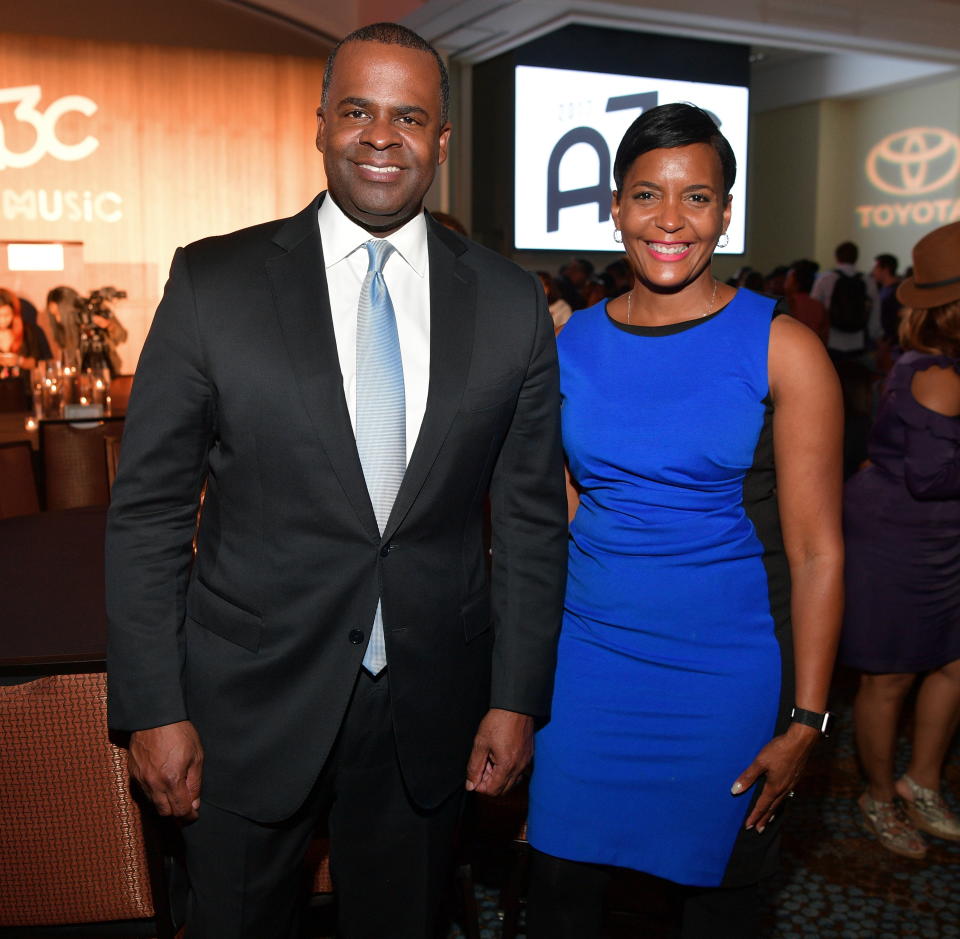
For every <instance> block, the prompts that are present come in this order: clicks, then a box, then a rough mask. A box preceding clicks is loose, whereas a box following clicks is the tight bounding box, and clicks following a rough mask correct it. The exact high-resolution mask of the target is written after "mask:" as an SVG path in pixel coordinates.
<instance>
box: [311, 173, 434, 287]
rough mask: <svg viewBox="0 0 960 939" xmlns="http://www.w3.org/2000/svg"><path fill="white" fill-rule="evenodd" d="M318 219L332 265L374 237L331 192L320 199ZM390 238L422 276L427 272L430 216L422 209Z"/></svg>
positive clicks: (326, 261) (325, 254) (327, 262)
mask: <svg viewBox="0 0 960 939" xmlns="http://www.w3.org/2000/svg"><path fill="white" fill-rule="evenodd" d="M317 221H318V223H319V225H320V238H321V241H322V242H323V263H324V267H326V268H328V269H329V268H331V267H333V265H334V264H337V263H339V262H340V261H342V260H343V259H344V258H346V257H349V256H350V255H351V254H353V252H354V251H356V250H357V248H359V247H361V246H362V245H364V244H366V243H367V242H368V241H369V240H370V239H371V238H372V237H374V236H373V235H371V234H370V232H368V231H367V230H366V229H364V228H361V227H360V226H359V225H358V224H357V223H356V222H354V221H353V220H352V219H349V218H347V216H346V215H345V214H344V212H343V210H342V209H341V208H340V206H338V205H337V203H336V202H335V201H334V200H333V198H332V197H331V196H330V193H329V192H328V193H327V195H326V197H325V198H324V200H323V201H322V202H321V203H320V208H319V210H318V211H317ZM387 241H389V242H390V244H392V245H393V247H394V248H395V249H396V251H397V254H399V255H400V256H401V257H402V258H403V259H404V260H405V261H406V262H407V264H409V265H410V267H411V268H412V270H413V271H414V272H415V273H416V274H417V275H418V276H419V277H423V276H424V274H425V272H426V269H427V220H426V216H425V215H424V214H423V212H422V211H421V212H419V213H417V214H416V215H415V216H414V217H413V218H412V219H410V221H409V222H407V223H406V225H404V226H403V227H402V228H399V229H397V231H395V232H393V234H391V235H388V236H387Z"/></svg>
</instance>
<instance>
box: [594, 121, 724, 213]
mask: <svg viewBox="0 0 960 939" xmlns="http://www.w3.org/2000/svg"><path fill="white" fill-rule="evenodd" d="M695 143H708V144H710V146H711V147H713V149H714V150H716V152H717V156H718V157H719V159H720V166H721V168H722V170H723V197H724V199H726V197H727V196H728V195H729V194H730V190H731V189H733V183H734V180H736V178H737V158H736V157H735V156H734V155H733V148H732V147H731V146H730V143H729V141H728V140H727V138H726V137H724V136H723V134H722V133H720V128H719V127H718V126H717V122H716V121H715V120H714V118H713V117H711V116H710V115H709V114H708V113H707V112H706V111H704V110H703V108H698V107H697V106H696V105H693V104H681V103H677V104H661V105H659V106H658V107H655V108H651V109H650V110H649V111H644V112H643V114H641V115H640V117H638V118H637V119H636V120H635V121H634V122H633V123H632V124H631V125H630V127H629V128H627V132H626V133H625V134H624V135H623V140H621V141H620V146H619V147H618V148H617V158H616V159H615V160H614V161H613V179H614V182H615V183H616V184H617V191H618V192H619V191H620V190H621V189H622V188H623V178H624V176H626V175H627V170H629V169H630V167H631V165H632V164H633V161H634V160H636V159H637V157H639V156H643V154H644V153H649V152H650V151H651V150H670V149H672V148H674V147H688V146H690V145H691V144H695Z"/></svg>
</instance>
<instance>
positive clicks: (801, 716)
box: [790, 707, 833, 736]
mask: <svg viewBox="0 0 960 939" xmlns="http://www.w3.org/2000/svg"><path fill="white" fill-rule="evenodd" d="M790 720H791V721H793V722H794V723H795V724H804V725H806V726H807V727H814V728H816V729H817V730H819V731H820V733H821V734H823V735H824V736H827V735H828V734H829V733H830V727H831V725H832V724H833V714H831V713H830V712H829V711H824V712H823V713H822V714H821V713H820V712H819V711H807V710H805V709H804V708H797V707H795V708H794V709H793V710H792V711H791V712H790Z"/></svg>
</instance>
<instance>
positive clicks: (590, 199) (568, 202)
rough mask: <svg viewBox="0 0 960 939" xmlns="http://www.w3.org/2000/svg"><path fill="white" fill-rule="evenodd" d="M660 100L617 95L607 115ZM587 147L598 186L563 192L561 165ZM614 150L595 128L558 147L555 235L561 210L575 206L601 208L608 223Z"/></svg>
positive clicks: (652, 94) (550, 219)
mask: <svg viewBox="0 0 960 939" xmlns="http://www.w3.org/2000/svg"><path fill="white" fill-rule="evenodd" d="M659 100H660V94H659V92H656V91H644V92H640V93H639V94H631V95H616V96H615V97H612V98H608V99H607V107H606V111H607V113H608V114H609V113H610V112H612V111H633V110H639V111H641V112H643V111H649V110H650V109H651V108H655V107H656V106H657V104H658V103H659ZM707 114H709V115H710V117H711V118H713V120H714V123H715V124H716V125H717V127H719V126H720V123H721V122H720V118H719V117H717V115H716V114H714V113H713V112H712V111H707ZM581 143H583V144H586V145H587V146H589V147H592V148H593V150H594V152H595V153H596V154H597V182H596V184H594V185H590V186H581V187H580V188H578V189H561V188H560V161H561V160H562V159H563V158H564V156H566V154H567V151H568V150H570V149H571V147H575V146H577V144H581ZM610 169H611V157H610V148H609V147H608V146H607V141H606V140H605V139H604V137H603V134H601V133H600V131H598V130H597V129H596V128H594V127H574V128H573V130H568V131H567V132H566V133H565V134H564V135H563V136H562V137H561V138H560V139H559V140H558V141H557V142H556V144H555V145H554V148H553V150H552V151H551V153H550V159H549V160H548V161H547V231H548V232H555V231H557V230H559V228H560V210H561V209H567V208H570V207H571V206H574V205H593V204H596V206H597V221H598V222H599V223H601V224H602V223H605V222H607V221H609V219H610V195H611V193H610Z"/></svg>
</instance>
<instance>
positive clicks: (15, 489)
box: [0, 441, 40, 518]
mask: <svg viewBox="0 0 960 939" xmlns="http://www.w3.org/2000/svg"><path fill="white" fill-rule="evenodd" d="M39 511H40V501H39V499H38V498H37V480H36V477H35V476H34V472H33V448H32V447H31V446H30V444H29V443H27V442H26V441H18V442H16V443H0V518H11V517H13V516H14V515H34V514H36V513H37V512H39Z"/></svg>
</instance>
